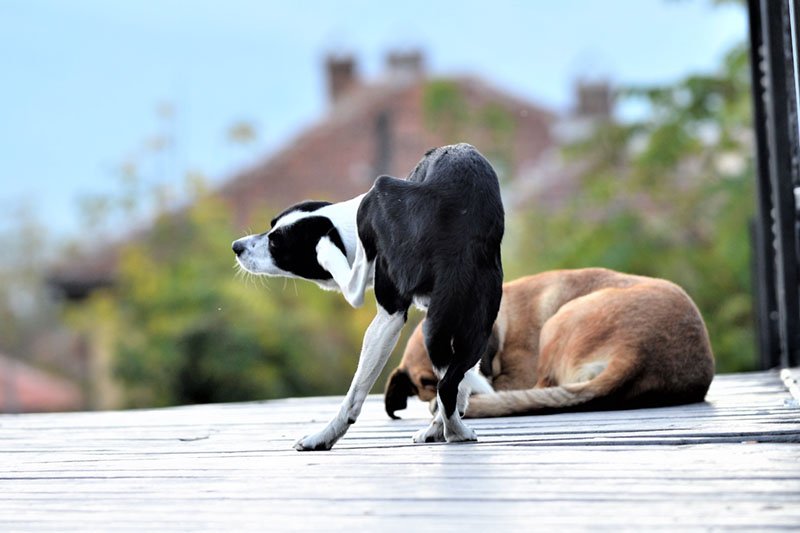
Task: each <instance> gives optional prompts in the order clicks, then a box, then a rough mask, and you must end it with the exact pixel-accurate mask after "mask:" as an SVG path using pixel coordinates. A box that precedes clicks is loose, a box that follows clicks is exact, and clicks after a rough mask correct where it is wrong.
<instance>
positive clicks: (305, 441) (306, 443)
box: [294, 434, 333, 452]
mask: <svg viewBox="0 0 800 533" xmlns="http://www.w3.org/2000/svg"><path fill="white" fill-rule="evenodd" d="M331 448H333V442H330V441H328V440H325V439H324V438H321V437H320V435H319V434H316V435H306V436H305V437H303V438H302V439H300V440H298V441H297V442H295V443H294V449H295V450H297V451H298V452H324V451H328V450H330V449H331Z"/></svg>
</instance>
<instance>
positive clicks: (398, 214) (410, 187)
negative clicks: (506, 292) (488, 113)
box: [358, 144, 504, 416]
mask: <svg viewBox="0 0 800 533" xmlns="http://www.w3.org/2000/svg"><path fill="white" fill-rule="evenodd" d="M503 232H504V211H503V204H502V201H501V198H500V186H499V183H498V180H497V175H496V174H495V172H494V170H493V169H492V167H491V165H490V164H489V162H488V161H487V160H486V159H485V158H484V157H483V156H482V155H481V154H480V153H479V152H478V151H477V150H476V149H475V148H473V147H472V146H470V145H468V144H458V145H453V146H445V147H442V148H436V149H434V150H431V151H429V152H428V153H426V154H425V156H424V157H423V158H422V160H421V161H420V162H419V164H418V165H417V167H416V168H415V169H414V170H413V171H412V172H411V174H410V175H409V176H408V179H406V180H402V179H397V178H392V177H389V176H381V177H379V178H378V179H377V180H376V181H375V184H374V186H373V188H372V189H371V190H370V192H369V193H367V195H366V196H365V197H364V199H363V201H362V202H361V205H360V207H359V210H358V234H359V238H360V239H361V241H362V243H363V244H364V248H365V251H366V252H367V258H368V259H369V260H373V259H374V260H375V296H376V298H377V300H378V303H379V304H380V305H381V306H382V307H383V308H384V309H386V310H387V311H388V312H390V313H395V312H398V311H403V312H404V311H406V310H407V309H408V307H409V306H410V304H411V302H412V300H413V299H414V298H415V297H423V298H428V299H429V304H428V316H427V320H426V322H425V325H426V327H425V343H426V346H427V348H428V353H429V354H430V357H431V361H432V363H433V365H434V367H435V368H437V369H440V370H442V371H444V370H445V369H446V373H445V375H444V377H443V378H442V379H441V380H440V382H439V391H440V397H441V398H442V401H443V403H444V407H445V414H446V416H450V415H451V414H452V412H453V410H454V409H455V394H456V393H457V388H458V384H459V383H460V382H461V379H462V378H463V376H464V372H465V371H466V370H467V369H469V368H470V367H472V366H474V365H475V363H477V361H478V359H479V358H480V356H481V355H482V354H483V353H484V351H485V349H486V347H487V342H488V339H489V335H490V333H491V330H492V324H493V323H494V320H495V318H496V316H497V311H498V309H499V306H500V297H501V294H502V282H503V268H502V264H501V260H500V243H501V241H502V238H503Z"/></svg>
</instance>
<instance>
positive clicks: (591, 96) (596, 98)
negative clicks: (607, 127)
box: [575, 81, 614, 119]
mask: <svg viewBox="0 0 800 533" xmlns="http://www.w3.org/2000/svg"><path fill="white" fill-rule="evenodd" d="M577 93H578V94H577V97H578V102H577V109H576V110H575V114H576V115H578V116H579V117H587V118H592V119H608V118H611V114H612V112H613V107H614V98H613V95H612V94H611V85H610V84H609V83H608V82H605V81H602V82H578V85H577Z"/></svg>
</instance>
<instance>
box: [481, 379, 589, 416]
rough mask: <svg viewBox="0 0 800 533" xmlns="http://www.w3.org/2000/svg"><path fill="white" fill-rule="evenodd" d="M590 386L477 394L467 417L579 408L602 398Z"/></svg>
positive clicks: (585, 384) (565, 386)
mask: <svg viewBox="0 0 800 533" xmlns="http://www.w3.org/2000/svg"><path fill="white" fill-rule="evenodd" d="M589 385H591V382H588V381H587V382H584V383H571V384H569V385H560V386H557V387H543V388H538V389H537V388H533V389H525V390H508V391H500V392H494V393H489V394H476V395H475V396H472V397H471V398H470V399H469V404H468V406H467V415H466V416H467V417H468V418H486V417H492V416H510V415H518V414H523V413H529V412H531V411H539V410H548V409H564V408H568V407H575V406H578V405H581V404H585V403H587V402H589V401H591V400H593V399H595V398H598V397H599V394H598V393H597V392H596V391H594V390H592V387H590V386H589Z"/></svg>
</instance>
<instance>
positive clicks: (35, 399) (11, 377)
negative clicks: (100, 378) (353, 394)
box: [0, 354, 84, 413]
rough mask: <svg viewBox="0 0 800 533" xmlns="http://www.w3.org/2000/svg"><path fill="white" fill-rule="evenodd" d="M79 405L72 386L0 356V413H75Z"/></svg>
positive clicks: (79, 397)
mask: <svg viewBox="0 0 800 533" xmlns="http://www.w3.org/2000/svg"><path fill="white" fill-rule="evenodd" d="M83 406H84V402H83V395H82V394H81V390H80V388H79V387H78V386H77V385H75V384H74V383H72V382H70V381H67V380H65V379H63V378H60V377H57V376H55V375H52V374H49V373H46V372H44V371H42V370H39V369H37V368H35V367H33V366H31V365H29V364H27V363H25V362H23V361H20V360H18V359H14V358H11V357H8V356H5V355H2V354H0V413H31V412H47V411H75V410H78V409H81V408H83Z"/></svg>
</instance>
